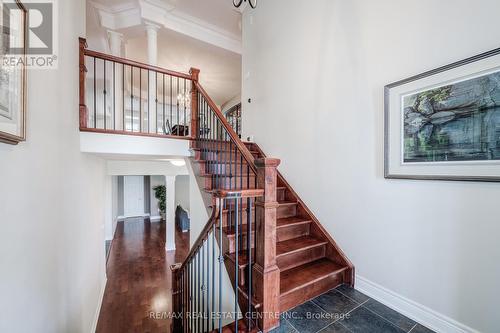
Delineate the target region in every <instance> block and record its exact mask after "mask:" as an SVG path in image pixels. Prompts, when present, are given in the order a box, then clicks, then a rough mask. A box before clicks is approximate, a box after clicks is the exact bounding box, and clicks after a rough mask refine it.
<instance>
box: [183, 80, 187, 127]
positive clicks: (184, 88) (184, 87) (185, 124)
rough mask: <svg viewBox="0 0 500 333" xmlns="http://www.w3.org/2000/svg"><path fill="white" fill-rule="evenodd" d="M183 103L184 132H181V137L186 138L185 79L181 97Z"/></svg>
mask: <svg viewBox="0 0 500 333" xmlns="http://www.w3.org/2000/svg"><path fill="white" fill-rule="evenodd" d="M182 99H183V103H184V128H183V129H184V130H183V132H182V136H186V101H187V95H186V79H184V96H183V97H182Z"/></svg>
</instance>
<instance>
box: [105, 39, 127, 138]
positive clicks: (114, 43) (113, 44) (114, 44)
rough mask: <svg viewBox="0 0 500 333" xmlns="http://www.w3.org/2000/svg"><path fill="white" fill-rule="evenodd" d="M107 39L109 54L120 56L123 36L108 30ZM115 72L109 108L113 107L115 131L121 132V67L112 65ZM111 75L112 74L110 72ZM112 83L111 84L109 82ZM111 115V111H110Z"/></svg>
mask: <svg viewBox="0 0 500 333" xmlns="http://www.w3.org/2000/svg"><path fill="white" fill-rule="evenodd" d="M108 39H109V48H110V50H111V54H112V55H114V56H116V57H121V56H122V48H123V34H121V33H119V32H116V31H113V30H108ZM114 66H115V67H114V70H115V81H114V82H115V90H114V93H115V95H114V98H113V103H112V104H111V108H113V107H114V117H115V118H114V121H115V128H116V129H117V130H123V129H124V128H123V94H124V91H123V90H122V76H123V73H122V66H121V65H120V64H116V65H114ZM111 73H112V72H111ZM111 83H112V82H111ZM111 112H112V113H113V109H111Z"/></svg>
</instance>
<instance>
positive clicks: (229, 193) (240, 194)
mask: <svg viewBox="0 0 500 333" xmlns="http://www.w3.org/2000/svg"><path fill="white" fill-rule="evenodd" d="M212 195H213V197H214V198H256V197H261V196H263V195H264V190H259V189H249V190H240V191H233V190H217V191H214V192H212ZM214 201H215V205H214V206H213V209H212V215H211V216H210V218H209V219H208V222H207V224H206V225H205V227H204V228H203V230H202V231H201V232H200V235H199V236H198V238H197V239H196V241H195V242H194V244H193V246H192V247H191V250H190V251H189V254H188V255H187V257H186V259H184V262H183V263H182V265H181V266H179V267H178V268H179V269H182V268H184V267H185V265H186V263H187V262H189V260H190V259H191V258H192V257H193V256H194V255H195V254H196V253H197V252H198V249H199V247H200V245H201V244H202V243H203V241H204V240H205V239H207V237H208V235H209V233H210V231H212V228H213V226H214V224H215V223H216V222H217V218H218V216H219V212H220V207H219V200H214Z"/></svg>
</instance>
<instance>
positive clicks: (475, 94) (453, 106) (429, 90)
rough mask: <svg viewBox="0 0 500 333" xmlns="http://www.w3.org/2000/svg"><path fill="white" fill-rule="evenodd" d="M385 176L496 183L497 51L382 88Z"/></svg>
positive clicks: (499, 142)
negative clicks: (383, 90) (383, 100)
mask: <svg viewBox="0 0 500 333" xmlns="http://www.w3.org/2000/svg"><path fill="white" fill-rule="evenodd" d="M385 177H386V178H406V179H435V180H466V181H500V48H499V49H495V50H492V51H490V52H486V53H483V54H480V55H478V56H475V57H472V58H469V59H465V60H462V61H459V62H456V63H453V64H450V65H448V66H444V67H441V68H438V69H435V70H432V71H429V72H426V73H423V74H420V75H417V76H414V77H411V78H408V79H405V80H402V81H399V82H395V83H392V84H389V85H387V86H386V87H385Z"/></svg>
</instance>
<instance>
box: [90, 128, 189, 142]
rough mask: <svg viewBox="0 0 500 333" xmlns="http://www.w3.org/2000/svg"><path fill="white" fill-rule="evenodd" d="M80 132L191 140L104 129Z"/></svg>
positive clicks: (187, 137) (186, 137) (182, 137)
mask: <svg viewBox="0 0 500 333" xmlns="http://www.w3.org/2000/svg"><path fill="white" fill-rule="evenodd" d="M80 132H90V133H102V134H118V135H132V136H145V137H153V138H163V139H177V140H191V137H189V136H177V135H168V134H156V133H143V132H129V131H120V130H109V129H107V130H105V129H102V128H88V127H87V128H85V127H83V128H82V127H80Z"/></svg>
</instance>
